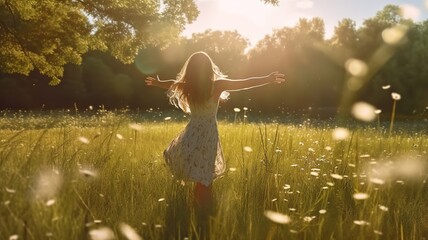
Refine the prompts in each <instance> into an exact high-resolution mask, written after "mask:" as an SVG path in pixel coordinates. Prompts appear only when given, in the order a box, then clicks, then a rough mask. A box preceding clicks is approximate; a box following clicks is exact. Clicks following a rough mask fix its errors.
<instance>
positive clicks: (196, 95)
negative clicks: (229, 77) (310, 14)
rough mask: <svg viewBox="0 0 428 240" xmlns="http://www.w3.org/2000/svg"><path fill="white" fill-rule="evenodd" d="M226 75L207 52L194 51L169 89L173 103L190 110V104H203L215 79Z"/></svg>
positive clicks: (209, 95) (210, 91)
mask: <svg viewBox="0 0 428 240" xmlns="http://www.w3.org/2000/svg"><path fill="white" fill-rule="evenodd" d="M221 77H226V75H224V74H222V73H221V72H220V70H219V68H218V67H217V66H216V65H215V64H214V63H213V61H212V60H211V58H210V57H209V56H208V54H206V53H205V52H195V53H193V54H192V55H191V56H190V57H189V58H188V59H187V61H186V62H185V63H184V66H183V68H182V69H181V71H180V73H179V74H178V76H177V80H176V81H175V83H173V84H172V85H171V87H170V88H169V90H168V97H169V101H170V102H171V104H173V105H174V106H176V107H178V108H181V109H182V110H183V111H184V112H187V113H189V112H190V107H189V106H190V105H189V103H192V104H193V105H202V104H204V103H205V102H207V101H208V99H209V98H210V97H211V94H212V87H213V83H214V81H215V80H217V79H218V78H221Z"/></svg>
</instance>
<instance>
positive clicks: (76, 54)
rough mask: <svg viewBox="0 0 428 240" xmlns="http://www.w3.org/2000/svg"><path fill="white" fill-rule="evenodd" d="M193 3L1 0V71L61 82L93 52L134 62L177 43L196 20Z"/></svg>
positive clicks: (172, 0)
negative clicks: (68, 68) (67, 69)
mask: <svg viewBox="0 0 428 240" xmlns="http://www.w3.org/2000/svg"><path fill="white" fill-rule="evenodd" d="M198 13H199V12H198V10H197V7H196V5H195V3H194V1H193V0H164V1H155V0H114V1H105V0H60V1H58V0H14V1H11V0H0V69H1V71H2V72H5V73H20V74H23V75H28V74H29V73H30V72H31V71H32V70H35V69H36V70H38V71H39V72H40V73H41V74H43V75H47V76H49V77H51V78H52V79H53V81H51V83H52V84H56V83H58V82H59V78H61V77H62V76H63V70H64V68H63V66H64V65H65V64H67V63H74V64H80V63H81V62H82V54H84V53H86V52H87V51H88V50H102V51H108V52H110V53H111V54H112V55H113V56H114V57H116V58H117V59H119V60H121V61H122V62H124V63H131V62H132V61H133V59H134V57H135V55H136V54H137V53H138V51H139V50H140V49H142V48H144V47H147V46H161V45H164V44H165V43H166V42H169V41H171V40H172V39H176V38H177V37H178V35H179V33H180V32H181V31H182V30H183V28H184V26H185V24H188V23H190V22H192V21H193V20H195V19H196V17H197V16H198Z"/></svg>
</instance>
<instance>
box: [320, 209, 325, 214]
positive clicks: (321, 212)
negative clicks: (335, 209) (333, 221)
mask: <svg viewBox="0 0 428 240" xmlns="http://www.w3.org/2000/svg"><path fill="white" fill-rule="evenodd" d="M318 212H319V213H320V214H325V213H326V212H327V210H325V209H320V210H319V211H318Z"/></svg>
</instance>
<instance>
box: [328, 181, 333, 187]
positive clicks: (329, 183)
mask: <svg viewBox="0 0 428 240" xmlns="http://www.w3.org/2000/svg"><path fill="white" fill-rule="evenodd" d="M326 184H327V185H328V186H330V187H333V186H334V183H332V182H327V183H326Z"/></svg>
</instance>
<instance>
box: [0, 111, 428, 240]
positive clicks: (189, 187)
mask: <svg viewBox="0 0 428 240" xmlns="http://www.w3.org/2000/svg"><path fill="white" fill-rule="evenodd" d="M151 114H152V115H153V116H154V117H153V118H142V117H140V118H139V117H138V116H136V115H131V114H128V113H125V112H123V113H119V112H116V113H112V112H106V111H104V112H100V113H99V114H96V115H87V116H84V115H80V114H72V113H60V112H56V113H52V114H46V115H37V114H11V113H9V114H7V116H6V114H5V115H4V116H3V117H2V118H0V128H1V129H0V186H1V189H0V239H90V238H92V239H111V237H113V235H114V237H115V239H131V240H136V239H141V238H142V239H199V238H201V235H199V233H198V231H197V229H198V226H199V224H198V221H197V218H196V217H195V213H194V209H193V208H192V191H193V184H192V183H190V182H181V181H176V180H174V179H173V178H172V176H171V174H170V173H169V171H168V168H167V166H166V165H165V164H164V161H163V158H162V151H163V150H164V148H165V147H166V146H167V145H168V144H169V142H170V141H171V140H172V139H173V138H174V136H176V135H177V134H178V133H179V132H180V131H181V130H182V128H183V127H184V126H185V124H186V121H185V119H180V120H174V118H173V119H169V118H165V117H166V116H165V115H163V116H158V115H156V114H154V113H151ZM142 115H143V116H144V114H142ZM232 119H233V116H232ZM422 126H426V122H425V123H422ZM337 127H338V126H336V125H335V123H332V122H321V123H318V124H311V123H310V122H305V123H300V124H285V123H283V124H277V123H274V122H270V123H261V122H258V123H246V122H243V121H239V122H234V121H223V120H221V119H220V121H219V131H220V137H221V141H222V146H223V153H224V156H225V159H226V163H227V169H228V171H227V172H226V173H225V174H224V175H223V176H222V177H220V178H218V179H217V180H215V182H214V185H213V188H214V192H215V197H216V204H215V206H216V207H215V208H216V210H215V213H214V215H213V216H212V217H211V218H210V220H209V230H208V233H207V234H206V235H205V236H204V237H207V238H208V237H209V238H210V239H418V240H419V239H427V238H428V200H427V199H428V187H427V182H426V181H427V176H428V171H427V156H428V155H427V150H428V135H427V132H426V129H424V127H422V128H418V129H419V130H415V129H412V125H406V126H405V127H401V128H400V124H399V122H397V123H396V125H395V128H394V130H395V131H394V133H393V134H392V135H389V134H388V133H387V130H386V128H387V127H379V126H378V125H377V124H376V123H372V124H367V125H363V124H361V125H355V124H354V125H350V126H345V127H346V129H341V130H342V132H340V131H337V130H338V129H337ZM341 127H343V126H341ZM339 130H340V129H339ZM333 133H335V134H333ZM103 234H104V235H103ZM136 234H138V235H136ZM140 237H141V238H140Z"/></svg>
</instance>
